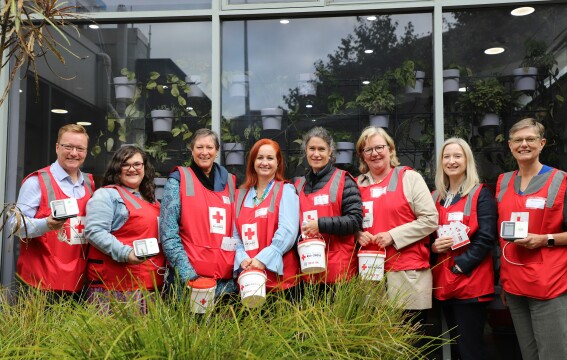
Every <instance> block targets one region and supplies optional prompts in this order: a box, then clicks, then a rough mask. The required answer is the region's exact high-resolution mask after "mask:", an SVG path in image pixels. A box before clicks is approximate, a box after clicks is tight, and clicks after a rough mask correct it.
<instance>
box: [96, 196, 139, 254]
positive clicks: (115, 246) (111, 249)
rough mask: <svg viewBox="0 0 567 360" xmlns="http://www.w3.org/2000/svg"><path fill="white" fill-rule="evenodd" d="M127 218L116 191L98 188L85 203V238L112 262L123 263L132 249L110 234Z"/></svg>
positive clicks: (126, 211) (126, 209)
mask: <svg viewBox="0 0 567 360" xmlns="http://www.w3.org/2000/svg"><path fill="white" fill-rule="evenodd" d="M124 188H126V189H128V190H129V191H130V192H131V193H132V194H134V196H136V197H138V198H140V199H141V198H142V196H141V194H140V193H139V192H135V191H133V190H132V189H129V188H128V187H124ZM129 217H130V213H129V212H128V208H127V207H126V204H124V199H122V196H120V193H119V192H118V190H116V189H112V188H100V189H98V190H97V191H95V193H94V194H93V197H92V198H90V199H89V202H88V203H87V218H86V221H85V222H86V226H85V238H86V239H87V240H88V242H89V243H91V244H92V245H94V246H95V247H96V248H97V249H99V250H100V251H102V252H103V253H105V254H107V255H109V256H110V257H112V260H114V261H116V262H120V263H125V262H127V261H128V255H129V254H130V252H131V251H132V250H133V249H132V247H131V246H128V245H124V244H123V243H122V242H120V241H119V240H118V239H117V238H116V237H115V236H114V235H112V234H111V232H114V231H116V230H118V229H120V228H121V227H122V226H123V225H124V224H125V223H126V221H127V220H128V218H129Z"/></svg>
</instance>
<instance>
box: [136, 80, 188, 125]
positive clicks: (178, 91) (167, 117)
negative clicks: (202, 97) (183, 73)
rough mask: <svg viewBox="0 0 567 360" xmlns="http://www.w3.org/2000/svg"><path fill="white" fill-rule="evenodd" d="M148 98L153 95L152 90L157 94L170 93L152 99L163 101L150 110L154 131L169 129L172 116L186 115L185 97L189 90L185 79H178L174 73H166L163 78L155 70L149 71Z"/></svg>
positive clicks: (171, 123)
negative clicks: (169, 96)
mask: <svg viewBox="0 0 567 360" xmlns="http://www.w3.org/2000/svg"><path fill="white" fill-rule="evenodd" d="M146 90H147V91H148V98H151V97H152V96H153V94H155V93H153V91H155V92H157V93H158V94H159V95H168V94H169V95H171V98H168V97H163V96H158V97H157V99H152V101H156V100H157V101H159V102H161V101H163V102H165V103H161V104H159V105H158V106H156V107H154V108H153V109H152V110H151V111H150V114H151V117H152V123H153V127H154V132H155V131H171V129H172V125H173V118H174V117H175V118H179V117H181V116H184V115H187V114H188V112H187V100H186V99H185V97H186V96H187V94H188V93H189V91H190V86H189V84H188V83H187V82H185V80H182V79H180V78H179V77H178V76H177V75H175V74H167V75H166V77H165V79H164V78H161V75H160V74H159V73H158V72H156V71H152V72H150V77H149V80H148V82H147V83H146Z"/></svg>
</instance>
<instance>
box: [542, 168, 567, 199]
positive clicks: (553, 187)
mask: <svg viewBox="0 0 567 360" xmlns="http://www.w3.org/2000/svg"><path fill="white" fill-rule="evenodd" d="M564 178H565V173H564V172H563V171H561V170H555V174H553V178H552V179H551V184H550V185H549V190H548V193H547V200H546V202H545V207H547V208H551V207H552V206H553V204H554V203H555V199H556V198H557V194H558V193H559V188H560V187H561V183H562V182H563V181H564Z"/></svg>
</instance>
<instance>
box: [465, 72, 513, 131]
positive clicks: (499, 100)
mask: <svg viewBox="0 0 567 360" xmlns="http://www.w3.org/2000/svg"><path fill="white" fill-rule="evenodd" d="M512 103H513V99H512V95H510V94H509V92H508V91H507V89H506V88H505V87H504V85H502V84H501V83H500V82H499V81H498V79H496V78H486V79H479V80H476V81H475V82H473V83H472V84H471V85H470V87H469V88H468V89H467V91H466V92H465V93H463V94H462V97H461V99H460V100H459V102H458V104H459V106H460V107H461V108H462V109H463V110H465V111H472V112H473V113H476V114H478V115H481V116H482V120H481V122H480V126H489V125H499V124H500V113H501V112H502V111H503V110H504V109H506V108H508V107H510V105H512Z"/></svg>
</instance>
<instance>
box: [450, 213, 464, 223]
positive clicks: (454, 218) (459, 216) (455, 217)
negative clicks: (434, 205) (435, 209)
mask: <svg viewBox="0 0 567 360" xmlns="http://www.w3.org/2000/svg"><path fill="white" fill-rule="evenodd" d="M447 220H448V221H463V213H462V212H451V213H448V214H447Z"/></svg>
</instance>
